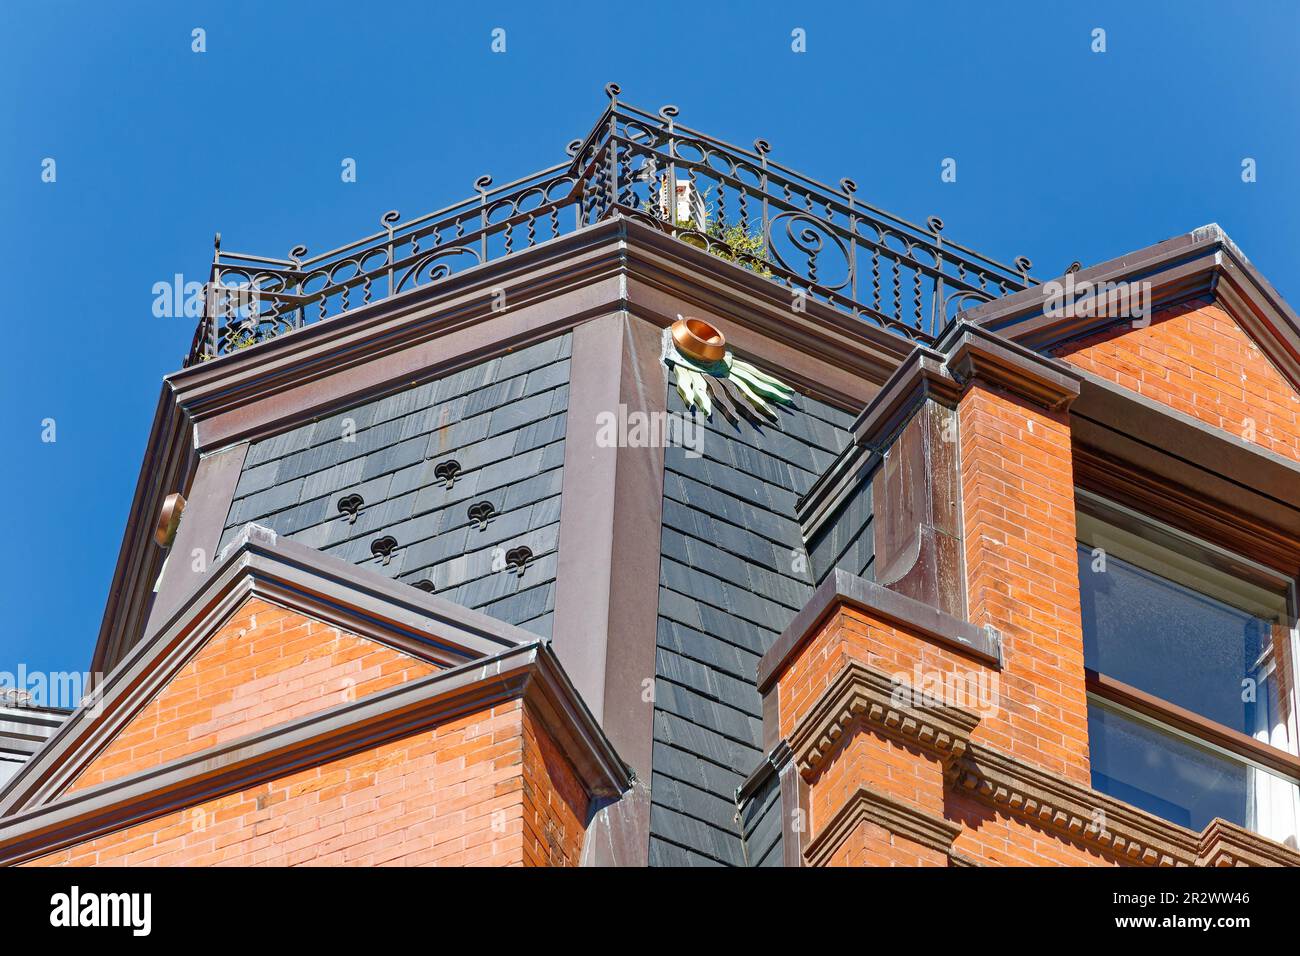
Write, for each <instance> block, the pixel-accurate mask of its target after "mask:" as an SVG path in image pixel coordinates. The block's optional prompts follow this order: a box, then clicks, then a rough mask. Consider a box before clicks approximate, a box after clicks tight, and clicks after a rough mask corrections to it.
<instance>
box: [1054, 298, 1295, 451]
mask: <svg viewBox="0 0 1300 956" xmlns="http://www.w3.org/2000/svg"><path fill="white" fill-rule="evenodd" d="M1056 354H1057V355H1058V356H1059V357H1061V358H1063V359H1065V360H1066V361H1068V362H1070V363H1072V364H1073V365H1075V366H1077V367H1079V368H1081V369H1083V370H1084V371H1087V372H1091V373H1092V374H1094V375H1097V376H1100V377H1101V378H1104V379H1106V380H1107V381H1110V382H1114V383H1115V384H1117V385H1120V386H1122V387H1124V388H1127V389H1130V390H1132V391H1134V392H1137V393H1138V394H1139V395H1142V396H1143V397H1145V398H1149V399H1151V400H1153V401H1157V402H1160V403H1162V404H1164V405H1168V406H1169V407H1170V408H1172V409H1174V410H1175V411H1179V412H1182V413H1184V414H1186V415H1190V416H1192V417H1193V418H1195V419H1197V420H1199V421H1201V422H1204V423H1205V424H1207V425H1212V426H1213V427H1215V428H1221V429H1223V430H1224V431H1226V432H1230V433H1231V434H1233V435H1235V436H1237V437H1238V438H1242V439H1245V440H1246V441H1251V442H1254V443H1256V444H1258V445H1260V446H1261V447H1263V448H1266V449H1268V450H1269V451H1272V452H1274V453H1276V454H1278V455H1283V456H1285V457H1287V458H1290V459H1291V460H1293V461H1300V394H1298V393H1297V391H1296V389H1295V388H1294V387H1293V386H1292V385H1291V383H1290V382H1289V381H1287V379H1286V378H1285V377H1284V376H1283V375H1282V373H1281V372H1279V371H1278V370H1277V368H1276V367H1274V365H1273V364H1272V363H1271V362H1270V361H1269V359H1268V358H1267V357H1266V356H1265V355H1264V353H1263V352H1262V351H1261V350H1260V348H1259V347H1258V346H1257V345H1256V344H1255V342H1254V341H1253V340H1252V339H1251V338H1250V336H1248V335H1247V334H1246V333H1245V331H1243V330H1242V328H1241V327H1240V326H1239V325H1238V324H1237V323H1236V322H1235V321H1233V319H1232V317H1231V316H1230V315H1229V314H1228V313H1227V312H1226V311H1225V310H1224V309H1223V307H1222V306H1219V305H1217V304H1214V303H1209V302H1199V303H1191V304H1187V305H1183V306H1179V307H1177V308H1174V309H1170V310H1168V311H1165V312H1162V313H1159V314H1157V315H1156V316H1155V317H1154V318H1153V320H1152V323H1151V325H1149V326H1147V327H1146V328H1132V327H1131V326H1128V325H1125V326H1122V327H1120V328H1118V329H1110V330H1108V331H1105V332H1099V333H1097V334H1096V335H1091V336H1088V337H1087V338H1084V339H1080V340H1078V341H1075V342H1071V343H1068V344H1067V345H1064V346H1062V347H1061V348H1059V349H1058V350H1057V351H1056Z"/></svg>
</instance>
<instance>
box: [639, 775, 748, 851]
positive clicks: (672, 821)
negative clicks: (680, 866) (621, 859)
mask: <svg viewBox="0 0 1300 956" xmlns="http://www.w3.org/2000/svg"><path fill="white" fill-rule="evenodd" d="M651 792H652V793H653V787H652V789H651ZM650 826H651V830H652V831H653V832H655V833H657V834H660V835H661V836H662V837H663V838H664V839H666V840H671V841H673V842H675V843H681V844H684V845H686V846H690V847H697V848H699V849H701V850H702V851H704V852H705V853H706V854H709V855H712V856H714V857H715V858H717V859H719V860H721V861H722V862H723V863H726V864H727V865H728V866H742V865H744V858H743V856H742V853H741V847H740V838H739V836H738V835H736V834H735V833H728V832H726V831H723V830H719V829H717V828H716V827H711V826H709V825H708V824H706V823H704V822H702V821H700V820H696V819H694V818H693V817H688V816H686V815H684V814H681V813H678V812H677V811H675V810H672V809H670V808H668V807H665V806H664V805H663V804H660V803H652V805H651V808H650Z"/></svg>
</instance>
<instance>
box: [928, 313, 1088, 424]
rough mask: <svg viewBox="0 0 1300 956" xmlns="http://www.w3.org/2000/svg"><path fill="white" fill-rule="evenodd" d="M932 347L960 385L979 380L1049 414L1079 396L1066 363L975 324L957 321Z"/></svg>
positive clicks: (1073, 373) (1075, 376)
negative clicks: (945, 360)
mask: <svg viewBox="0 0 1300 956" xmlns="http://www.w3.org/2000/svg"><path fill="white" fill-rule="evenodd" d="M935 348H936V349H938V350H939V351H941V352H943V353H944V354H945V355H946V356H947V367H948V371H949V372H950V373H951V374H952V375H953V376H954V377H955V378H956V379H957V380H958V381H959V382H961V383H962V384H963V386H965V385H966V384H967V383H968V382H969V381H971V380H972V379H980V380H982V381H985V382H988V383H990V384H993V385H996V386H997V387H999V388H1003V389H1006V390H1007V391H1009V392H1011V393H1012V394H1015V395H1018V396H1020V397H1021V398H1025V399H1027V400H1029V401H1031V402H1033V403H1035V404H1037V405H1041V406H1043V407H1044V408H1046V409H1048V410H1049V411H1061V410H1062V409H1065V408H1068V407H1069V405H1070V403H1071V402H1073V401H1074V399H1075V398H1077V397H1078V395H1079V374H1078V372H1077V371H1076V370H1075V369H1074V368H1073V367H1072V366H1070V365H1069V364H1068V363H1066V362H1063V361H1061V360H1060V359H1054V358H1048V357H1044V356H1042V355H1039V354H1038V353H1037V352H1034V351H1031V350H1030V349H1028V348H1025V347H1024V346H1023V345H1020V344H1018V343H1016V342H1013V341H1011V340H1010V339H1008V338H1005V337H1003V336H1001V335H998V334H996V333H994V332H991V331H989V330H988V329H985V328H981V327H980V326H978V325H972V324H970V323H967V322H958V323H957V324H956V325H954V326H952V327H951V328H950V329H949V330H948V331H947V332H946V333H944V336H943V338H942V339H941V340H940V341H939V342H938V343H937V344H936V345H935Z"/></svg>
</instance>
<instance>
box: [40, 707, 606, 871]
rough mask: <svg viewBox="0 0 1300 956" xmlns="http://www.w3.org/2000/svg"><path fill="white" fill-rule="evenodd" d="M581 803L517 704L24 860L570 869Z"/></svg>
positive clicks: (578, 839)
mask: <svg viewBox="0 0 1300 956" xmlns="http://www.w3.org/2000/svg"><path fill="white" fill-rule="evenodd" d="M586 804H587V801H586V795H585V794H584V793H583V792H582V788H581V785H580V784H579V783H578V782H577V780H576V778H575V775H574V772H573V769H572V768H571V767H569V766H568V765H567V762H566V761H565V760H564V758H563V757H562V756H560V755H559V754H557V753H556V749H555V744H554V743H553V742H552V741H551V740H550V738H549V736H548V735H547V733H546V731H545V730H544V729H541V728H539V727H538V726H537V723H536V720H535V719H534V718H533V717H532V716H531V715H530V714H528V713H527V709H526V707H525V705H524V704H523V703H522V702H519V701H516V702H515V703H512V704H509V705H505V706H502V707H497V708H494V709H492V710H489V711H486V712H482V713H476V714H471V715H468V716H466V717H463V718H460V719H458V720H455V721H451V722H450V723H447V724H445V725H443V726H441V727H438V728H437V729H436V730H433V731H429V732H427V733H422V734H417V735H415V736H414V737H410V738H407V739H405V740H401V741H397V742H395V743H391V744H387V745H385V746H382V747H378V748H376V749H374V750H370V751H365V752H363V753H360V754H357V755H355V756H352V757H347V758H345V759H343V760H337V761H333V762H331V763H326V764H322V765H321V766H318V767H314V768H312V769H310V770H305V771H302V772H300V773H296V774H292V775H290V776H286V777H284V778H282V779H279V780H274V781H272V782H270V783H267V784H263V785H260V786H257V787H253V788H250V789H247V790H242V791H239V792H237V793H233V794H230V795H229V796H224V797H220V798H218V799H216V800H210V801H207V802H205V803H201V804H198V805H196V806H193V807H190V808H187V809H185V810H180V811H177V812H175V813H170V814H168V815H166V816H164V817H160V818H158V819H156V820H151V821H149V822H148V823H143V824H138V825H136V826H133V827H128V828H126V829H124V830H120V831H118V832H116V833H112V834H110V835H108V836H103V837H98V838H96V839H93V840H89V841H87V842H85V843H83V844H80V845H79V846H76V847H72V848H70V849H65V850H60V851H59V852H57V853H52V854H50V855H48V856H44V857H41V858H40V859H39V860H37V861H35V863H34V864H33V865H39V866H220V865H225V866H303V865H310V866H345V865H347V866H352V865H355V866H378V865H387V866H465V865H475V866H522V865H528V866H573V865H576V864H577V862H578V858H579V854H580V852H581V849H582V835H583V821H584V819H585V817H586V812H587V805H586Z"/></svg>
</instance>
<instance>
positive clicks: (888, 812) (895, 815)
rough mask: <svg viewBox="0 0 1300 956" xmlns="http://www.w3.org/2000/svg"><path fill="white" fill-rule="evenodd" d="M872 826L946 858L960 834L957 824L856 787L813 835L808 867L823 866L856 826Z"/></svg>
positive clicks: (806, 854)
mask: <svg viewBox="0 0 1300 956" xmlns="http://www.w3.org/2000/svg"><path fill="white" fill-rule="evenodd" d="M863 822H866V823H874V824H875V825H876V826H878V827H881V828H882V829H884V830H886V831H888V832H889V833H890V834H892V835H894V836H898V837H902V838H903V839H904V840H908V841H910V842H912V843H917V844H920V845H921V846H923V847H925V848H927V849H929V850H934V851H936V852H938V853H942V854H944V855H947V854H948V853H949V851H951V850H952V844H953V841H954V840H956V839H957V837H958V836H959V835H960V834H961V832H962V825H961V824H960V823H953V822H952V821H951V820H945V819H944V818H943V817H941V816H937V815H935V814H933V813H927V812H926V811H924V810H921V809H920V808H918V807H914V806H912V805H911V804H908V803H904V802H903V801H901V800H898V799H895V798H894V797H891V796H889V795H888V794H885V793H881V792H879V791H877V790H873V789H871V788H870V787H868V786H865V785H862V786H859V787H858V789H857V791H856V792H855V793H854V794H853V795H852V796H850V797H849V798H848V800H846V801H845V802H844V805H843V806H841V807H840V809H839V810H837V811H836V813H835V816H834V817H832V818H831V820H830V821H829V822H828V823H827V824H826V826H824V827H823V828H822V829H821V831H820V832H819V833H818V834H817V836H815V837H814V838H813V840H812V842H811V843H809V844H808V848H807V849H806V850H805V851H804V857H805V859H806V860H807V861H808V865H809V866H826V865H828V864H829V862H830V860H831V858H832V857H833V856H834V855H835V852H836V851H837V850H838V849H839V848H840V847H841V846H843V845H844V841H845V840H847V839H848V838H849V837H850V836H852V835H853V831H854V830H856V829H857V828H858V825H859V824H861V823H863Z"/></svg>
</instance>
